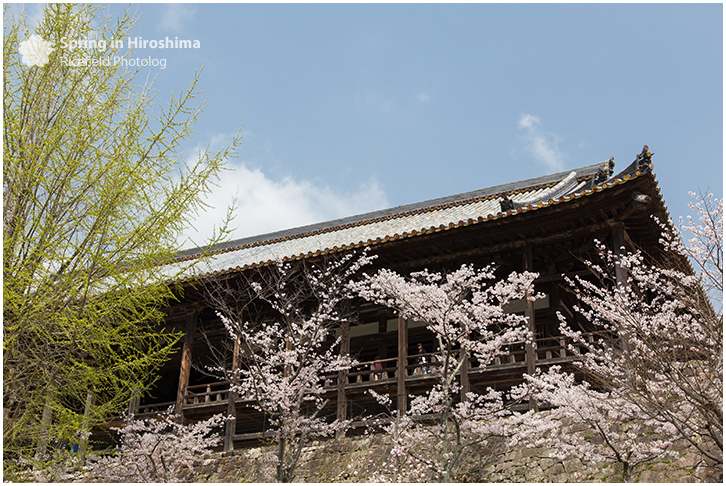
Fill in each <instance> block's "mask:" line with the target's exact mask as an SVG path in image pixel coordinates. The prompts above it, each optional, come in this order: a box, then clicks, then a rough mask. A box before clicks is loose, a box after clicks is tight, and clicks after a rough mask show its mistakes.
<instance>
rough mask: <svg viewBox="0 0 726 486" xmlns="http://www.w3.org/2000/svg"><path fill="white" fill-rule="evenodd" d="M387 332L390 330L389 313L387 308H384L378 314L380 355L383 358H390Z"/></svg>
mask: <svg viewBox="0 0 726 486" xmlns="http://www.w3.org/2000/svg"><path fill="white" fill-rule="evenodd" d="M386 332H388V314H387V312H386V310H385V309H382V310H381V312H380V313H379V314H378V334H379V336H378V356H380V357H381V359H386V358H388V347H387V346H386V340H385V336H384V334H385V333H386Z"/></svg>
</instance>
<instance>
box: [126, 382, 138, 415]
mask: <svg viewBox="0 0 726 486" xmlns="http://www.w3.org/2000/svg"><path fill="white" fill-rule="evenodd" d="M140 395H141V393H140V392H139V388H138V387H136V386H135V387H133V388H131V398H130V399H129V409H128V412H129V415H136V414H137V413H139V404H140V403H141V396H140Z"/></svg>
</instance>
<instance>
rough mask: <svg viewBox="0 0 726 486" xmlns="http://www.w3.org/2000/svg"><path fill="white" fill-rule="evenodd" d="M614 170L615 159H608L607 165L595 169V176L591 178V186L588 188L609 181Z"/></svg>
mask: <svg viewBox="0 0 726 486" xmlns="http://www.w3.org/2000/svg"><path fill="white" fill-rule="evenodd" d="M614 169H615V157H610V160H608V161H607V163H605V164H603V165H601V166H600V167H599V168H598V169H597V174H595V176H594V177H593V178H592V184H591V185H590V188H592V187H594V186H597V185H599V184H602V183H603V182H606V181H607V180H609V179H610V177H611V176H612V175H613V171H614Z"/></svg>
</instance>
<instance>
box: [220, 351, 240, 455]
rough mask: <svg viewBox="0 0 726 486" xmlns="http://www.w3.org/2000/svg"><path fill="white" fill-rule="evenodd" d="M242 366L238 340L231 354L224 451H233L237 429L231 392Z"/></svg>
mask: <svg viewBox="0 0 726 486" xmlns="http://www.w3.org/2000/svg"><path fill="white" fill-rule="evenodd" d="M241 366H242V350H241V348H240V343H239V338H238V337H237V338H235V340H234V351H233V354H232V373H231V374H232V379H231V380H230V382H229V394H228V396H227V421H226V422H225V424H224V451H225V452H229V451H233V450H234V432H235V430H236V429H237V405H236V401H237V393H236V392H235V391H233V390H232V385H234V384H236V383H237V370H239V369H240V367H241Z"/></svg>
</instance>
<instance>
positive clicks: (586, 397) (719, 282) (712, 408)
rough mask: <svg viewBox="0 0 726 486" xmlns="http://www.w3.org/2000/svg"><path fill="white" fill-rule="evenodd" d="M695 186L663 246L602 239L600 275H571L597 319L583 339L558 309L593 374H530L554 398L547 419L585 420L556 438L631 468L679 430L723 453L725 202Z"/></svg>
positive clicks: (718, 458) (715, 455)
mask: <svg viewBox="0 0 726 486" xmlns="http://www.w3.org/2000/svg"><path fill="white" fill-rule="evenodd" d="M693 196H694V197H695V198H696V202H695V203H694V204H692V206H691V207H692V209H694V210H695V211H696V213H697V220H694V219H693V218H688V219H687V222H685V223H684V222H682V223H681V225H680V232H679V231H677V230H675V229H674V227H673V226H672V225H670V224H661V227H662V229H663V237H662V239H661V243H662V245H663V253H662V254H661V255H645V254H644V253H643V252H640V251H636V252H634V253H628V252H626V251H625V249H624V248H621V249H620V250H619V251H618V252H614V251H611V250H609V249H608V248H607V247H606V246H605V245H603V244H601V243H599V242H598V243H597V245H598V248H599V252H600V262H598V263H595V262H588V266H589V267H590V269H591V270H592V273H593V274H594V276H595V279H594V280H588V279H584V278H577V279H575V280H569V285H570V287H571V290H572V292H573V293H574V294H575V295H576V296H577V297H578V299H579V300H580V302H581V305H580V306H579V307H577V311H578V312H580V313H581V314H582V315H583V316H584V317H585V318H586V319H587V320H588V321H589V322H591V323H592V324H594V325H595V326H597V328H598V329H600V330H601V332H600V337H598V338H596V339H595V340H594V341H590V340H587V339H585V337H584V336H583V335H582V334H581V333H580V332H577V331H574V330H572V329H571V328H570V327H568V326H567V324H566V321H565V318H564V317H563V316H560V320H561V326H560V329H561V331H562V333H563V334H564V335H566V336H568V337H569V338H570V340H571V341H572V345H571V346H570V350H571V351H572V352H573V353H575V354H576V356H577V358H578V362H577V363H576V366H577V367H578V369H579V371H580V372H581V373H583V374H584V380H585V381H583V382H582V383H580V384H577V383H575V381H574V379H573V376H572V375H570V374H563V373H561V372H560V370H558V369H551V370H550V371H549V372H548V373H547V374H544V375H538V376H535V377H530V378H529V381H530V384H531V385H532V388H531V390H532V391H536V393H537V396H538V398H539V399H540V400H543V401H544V402H546V403H549V404H551V405H553V406H555V407H558V408H557V409H556V410H555V411H554V412H553V413H552V415H551V416H550V417H549V418H550V419H551V420H554V421H555V422H560V423H579V424H581V425H583V426H584V431H583V432H582V433H581V434H573V435H567V436H563V435H559V436H557V438H554V436H550V437H549V438H548V445H549V446H551V447H554V448H556V450H557V451H558V453H559V454H565V453H567V452H568V451H570V452H572V451H573V448H577V449H579V450H580V451H582V450H586V451H588V452H587V456H588V457H589V458H590V459H592V460H593V461H594V462H597V461H598V460H610V461H614V462H617V463H618V464H620V466H621V467H622V473H623V479H624V480H627V479H629V478H630V477H631V475H632V474H633V473H634V471H635V470H636V469H637V468H638V467H639V466H642V465H644V464H647V463H648V462H651V461H653V460H656V459H661V458H664V457H666V456H667V455H668V454H669V451H668V448H669V447H670V445H671V444H672V443H673V442H675V441H679V440H685V441H688V442H689V443H690V444H691V445H692V446H693V447H695V448H696V449H697V450H699V451H700V452H701V454H702V455H703V456H704V457H705V458H707V459H708V460H709V461H712V463H718V464H723V315H722V310H721V307H720V293H721V292H722V290H723V269H722V258H723V256H722V255H723V253H722V252H723V246H722V245H723V242H722V234H723V226H722V214H723V206H722V201H720V200H719V201H714V200H713V197H712V196H708V197H705V198H704V197H696V196H695V195H693ZM689 233H690V235H692V237H691V238H690V239H689V240H688V241H687V243H684V241H683V239H684V237H685V236H686V235H687V234H689ZM682 235H683V236H682ZM694 269H695V270H694ZM617 274H620V275H624V274H625V275H627V279H626V281H625V282H621V283H618V279H617V277H616V275H617ZM709 296H711V298H710V299H709ZM540 426H541V425H540ZM644 434H645V436H644ZM537 440H538V441H541V440H543V439H541V438H540V439H537ZM578 454H581V452H578Z"/></svg>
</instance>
